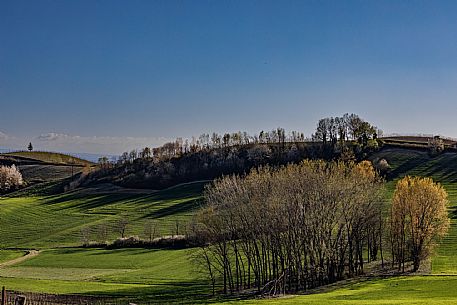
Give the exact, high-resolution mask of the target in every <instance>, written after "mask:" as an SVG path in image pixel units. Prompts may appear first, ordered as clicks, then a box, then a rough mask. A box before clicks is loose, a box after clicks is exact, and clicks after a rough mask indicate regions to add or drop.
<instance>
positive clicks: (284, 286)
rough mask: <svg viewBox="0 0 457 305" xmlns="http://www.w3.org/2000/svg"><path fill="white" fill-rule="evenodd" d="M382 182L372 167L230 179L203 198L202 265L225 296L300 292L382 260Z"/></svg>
mask: <svg viewBox="0 0 457 305" xmlns="http://www.w3.org/2000/svg"><path fill="white" fill-rule="evenodd" d="M382 188H383V182H382V179H380V178H379V176H378V175H377V173H376V171H375V170H374V169H373V167H372V166H371V163H369V162H367V161H364V162H362V163H358V164H357V163H353V162H349V163H343V162H330V163H327V162H324V161H303V162H302V163H300V164H298V165H288V166H285V167H281V168H279V169H272V168H270V167H263V168H260V169H257V170H252V171H251V172H250V174H248V175H247V176H246V177H245V178H241V177H239V176H229V177H225V178H222V179H219V180H217V181H215V183H214V184H213V186H212V187H210V188H208V189H207V191H206V192H205V199H206V202H207V206H206V207H205V208H204V209H203V210H202V211H201V212H200V213H199V214H198V216H197V224H196V225H195V226H194V229H195V235H196V236H197V239H198V240H199V241H200V242H201V251H200V252H199V253H200V257H199V258H200V262H203V263H204V265H205V266H206V270H207V274H208V275H209V278H210V279H211V281H212V283H213V287H214V285H216V284H217V281H219V280H221V282H222V285H223V288H224V292H225V293H228V292H234V291H239V290H243V289H250V288H251V289H252V288H256V289H258V290H259V291H263V292H267V293H272V294H275V293H286V292H292V291H299V290H305V289H309V288H312V287H316V286H319V285H323V284H326V283H331V282H335V281H337V280H338V279H342V278H344V277H346V276H353V275H356V274H359V273H361V272H363V268H364V261H365V260H364V255H365V256H366V254H365V253H366V251H365V250H368V254H367V255H368V258H369V259H376V258H377V256H378V255H379V253H381V255H382V238H381V231H382V217H381V207H382V197H381V193H382V192H381V191H382Z"/></svg>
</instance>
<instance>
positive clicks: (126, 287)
mask: <svg viewBox="0 0 457 305" xmlns="http://www.w3.org/2000/svg"><path fill="white" fill-rule="evenodd" d="M375 157H380V158H386V159H387V160H388V162H389V163H390V164H391V166H392V168H393V171H392V176H393V177H394V178H399V177H401V176H403V175H404V174H405V173H409V174H412V175H420V176H429V175H431V176H432V177H434V178H435V179H436V180H438V181H441V182H442V183H443V185H444V186H445V187H446V189H447V190H448V192H449V194H450V200H451V203H452V207H451V208H450V213H451V215H452V216H457V215H456V214H455V212H454V211H455V208H456V206H457V162H456V161H457V155H450V154H449V155H442V156H439V157H436V158H430V157H428V156H427V155H426V154H425V153H421V152H416V151H404V150H398V149H394V150H385V151H383V152H380V153H378V154H377V156H375ZM393 187H394V183H392V182H391V183H389V184H388V188H389V190H390V191H391V190H392V189H393ZM66 196H67V197H66ZM66 196H59V197H51V198H38V199H37V198H35V199H33V198H32V199H30V198H29V199H23V198H22V199H8V200H7V201H6V202H5V201H3V202H2V201H0V218H2V219H4V218H5V216H6V220H7V223H8V227H7V229H6V230H5V229H3V228H4V226H3V225H2V226H1V228H2V230H3V231H2V232H0V235H1V236H2V237H3V236H5V234H4V233H8V234H12V235H14V236H12V237H11V238H10V237H8V238H7V239H6V240H7V242H8V243H11V244H13V243H17V241H19V242H20V243H21V244H22V245H23V246H31V245H39V246H40V245H41V246H44V247H52V246H54V245H56V244H60V243H64V244H66V243H68V244H72V243H74V242H75V241H77V235H78V234H77V232H78V231H79V229H80V228H81V227H82V226H84V225H88V224H91V225H93V224H96V223H99V222H111V221H112V220H114V219H115V218H116V217H119V215H122V214H125V215H127V214H129V215H131V217H135V222H141V219H144V217H145V216H147V215H149V217H154V215H155V216H159V215H161V216H162V217H159V219H162V220H163V221H164V222H165V223H167V222H168V226H170V225H171V226H172V225H173V223H174V219H175V218H174V217H175V212H176V210H181V213H178V214H176V215H181V216H179V217H183V218H184V217H187V216H186V215H188V214H189V213H191V210H190V209H188V208H187V207H186V206H187V205H189V206H190V205H193V204H194V203H192V204H191V203H189V200H191V201H192V202H193V200H194V199H196V198H198V196H199V190H197V189H193V190H192V189H190V190H188V192H186V191H184V190H182V189H179V188H178V189H175V190H172V191H164V192H160V193H158V194H155V195H148V196H134V197H133V198H131V197H128V198H110V197H109V196H108V197H107V196H101V197H100V196H95V197H88V198H73V196H71V195H66ZM183 196H184V197H186V196H187V199H186V198H184V199H183V198H182V197H183ZM15 200H17V201H15ZM178 207H183V208H182V209H179V208H178ZM5 208H6V209H10V210H14V209H15V208H16V209H17V210H16V211H17V212H24V213H26V214H27V213H31V214H35V215H29V216H27V217H28V218H26V219H25V221H23V222H24V223H26V224H27V225H26V226H27V229H25V230H24V231H23V232H22V233H16V231H17V230H18V229H17V227H15V225H14V223H15V220H14V217H13V214H11V212H8V211H6V212H4V210H5ZM45 211H51V212H50V213H49V218H48V219H49V221H50V222H52V223H54V225H55V226H56V227H61V228H64V230H63V231H61V230H58V229H55V230H53V228H52V226H49V227H48V228H45V229H43V230H41V229H40V227H41V226H46V224H45V223H44V222H45V221H40V220H39V219H41V217H44V216H45ZM164 211H166V213H164ZM113 214H116V215H113ZM81 215H82V216H81ZM135 215H136V216H135ZM80 216H81V218H79V217H80ZM61 218H62V220H61ZM18 219H19V216H18ZM33 221H36V222H38V224H39V225H37V223H35V224H32V225H30V224H29V223H30V222H33ZM69 223H71V225H70V224H69ZM67 226H68V228H67ZM134 227H136V228H138V229H139V228H140V227H141V225H139V224H138V225H135V226H134ZM164 227H166V226H164ZM456 227H457V223H456V222H455V220H453V221H452V227H451V231H450V234H449V236H448V237H446V238H445V240H444V241H443V242H442V243H441V244H440V246H439V248H438V249H437V255H436V256H435V257H434V259H433V273H434V274H437V275H431V276H412V277H400V278H390V279H380V280H370V281H364V282H361V283H357V284H347V285H343V286H342V287H340V288H335V289H334V290H333V291H329V292H324V293H319V294H312V295H304V296H292V297H286V298H278V299H271V300H248V301H242V303H247V304H254V303H255V304H257V303H259V304H263V303H265V304H284V305H286V304H300V303H306V304H432V305H434V304H455V303H456V302H457V290H456V289H454V287H455V285H457V276H453V275H452V274H455V273H456V272H457V271H456V270H457V265H456V263H455V261H457V243H456V242H455V241H456V238H457V229H456ZM34 229H36V230H37V232H30V231H31V230H34ZM132 229H133V228H132ZM27 232H28V233H27ZM47 232H48V233H47ZM27 234H31V235H32V236H31V237H30V238H24V236H26V235H27ZM188 252H189V250H168V251H164V250H161V251H146V250H138V249H128V250H116V251H106V250H101V249H89V250H81V249H56V250H46V251H45V252H43V253H42V254H41V255H40V256H38V257H35V258H33V259H31V260H29V261H26V262H24V263H22V264H20V265H18V266H14V267H8V268H5V269H4V270H0V276H1V277H0V285H7V286H8V287H10V288H14V289H18V290H29V291H44V292H57V293H78V292H79V293H90V294H110V295H112V294H114V295H120V296H127V297H128V298H139V299H147V300H149V301H150V300H154V301H157V302H158V303H165V300H167V301H168V302H171V303H177V302H182V301H186V302H187V303H192V304H193V303H205V302H209V301H212V302H215V301H216V302H217V300H211V299H206V298H205V297H204V296H203V297H202V295H204V294H205V293H208V288H207V286H205V285H202V280H201V279H200V277H199V276H198V274H197V273H196V272H195V271H192V267H191V266H190V263H189V253H188ZM441 274H451V275H450V276H441Z"/></svg>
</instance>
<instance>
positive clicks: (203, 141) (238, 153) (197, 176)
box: [83, 114, 378, 189]
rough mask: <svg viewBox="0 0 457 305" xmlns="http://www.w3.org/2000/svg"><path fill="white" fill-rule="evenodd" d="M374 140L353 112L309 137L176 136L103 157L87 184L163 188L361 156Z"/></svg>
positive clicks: (275, 133)
mask: <svg viewBox="0 0 457 305" xmlns="http://www.w3.org/2000/svg"><path fill="white" fill-rule="evenodd" d="M335 122H338V124H339V125H336V124H337V123H335ZM338 126H339V127H338ZM324 127H325V128H324ZM338 128H340V129H338ZM333 130H339V132H338V133H337V134H338V135H339V136H338V135H337V136H336V137H335V136H334V132H333ZM376 138H377V129H376V128H375V127H372V126H371V125H370V124H369V123H367V122H365V121H364V120H362V119H360V118H359V117H358V116H357V115H354V114H351V115H347V114H346V115H344V116H343V117H342V118H325V119H322V120H320V121H319V123H318V125H317V129H316V133H315V134H314V135H313V136H312V138H311V139H306V138H305V136H304V134H303V133H301V132H298V131H291V132H286V131H285V130H284V129H283V128H277V129H275V130H272V131H269V132H265V131H261V132H260V133H259V134H258V135H249V134H248V133H246V132H236V133H225V134H223V135H222V134H217V133H212V134H211V135H210V134H202V135H201V136H199V137H193V138H192V139H190V140H189V139H185V140H183V139H182V138H178V139H176V141H174V142H169V143H165V144H164V145H162V146H160V147H157V148H149V147H145V148H144V149H142V150H141V151H137V150H132V151H130V152H125V153H123V154H122V155H121V156H120V157H119V158H118V159H117V160H111V161H110V160H108V159H107V158H101V159H100V161H99V170H97V171H95V172H93V173H91V174H90V175H88V176H86V177H85V179H84V182H83V183H94V182H112V183H115V184H118V185H121V186H125V187H136V188H158V189H160V188H165V187H168V186H172V185H176V184H178V183H183V182H189V181H194V180H207V179H214V178H217V177H220V176H222V175H227V174H243V173H246V172H248V171H249V170H250V169H251V168H252V167H257V166H260V165H267V164H268V165H273V166H277V165H285V164H287V163H298V162H300V161H301V160H303V159H305V158H309V159H315V158H323V159H326V160H332V159H339V158H341V159H343V160H354V159H362V158H363V157H364V154H366V152H368V151H370V150H373V149H377V147H378V144H377V141H376Z"/></svg>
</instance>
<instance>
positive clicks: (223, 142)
mask: <svg viewBox="0 0 457 305" xmlns="http://www.w3.org/2000/svg"><path fill="white" fill-rule="evenodd" d="M304 141H305V136H304V134H303V133H301V132H298V131H291V132H289V133H288V134H286V131H285V130H284V128H280V127H279V128H277V129H274V130H272V131H261V132H260V133H259V134H258V135H250V134H248V133H247V132H241V131H238V132H234V133H224V134H218V133H216V132H213V133H212V134H209V133H203V134H201V135H200V136H198V137H192V138H190V139H183V138H177V139H176V140H175V141H174V142H167V143H165V144H163V145H162V146H160V147H155V148H150V147H145V148H143V149H141V150H139V151H138V150H132V151H130V152H124V153H123V154H122V155H121V156H120V157H119V159H118V160H117V161H116V163H117V164H126V163H133V162H134V161H135V160H137V159H156V160H169V159H171V158H174V157H180V156H182V155H184V154H188V153H197V152H201V151H208V150H212V149H219V148H229V147H234V146H241V145H251V144H282V145H284V144H285V143H302V142H304ZM109 162H111V161H110V160H108V159H107V158H101V159H100V160H99V163H101V164H103V165H106V164H107V163H109Z"/></svg>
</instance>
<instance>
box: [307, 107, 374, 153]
mask: <svg viewBox="0 0 457 305" xmlns="http://www.w3.org/2000/svg"><path fill="white" fill-rule="evenodd" d="M380 133H382V131H381V130H379V129H378V128H377V127H375V126H372V125H371V124H370V123H368V122H366V121H365V120H363V119H361V118H360V117H359V116H358V115H356V114H347V113H346V114H344V115H343V116H342V117H329V118H323V119H320V120H319V122H318V123H317V128H316V132H315V133H314V134H313V136H312V138H313V140H315V141H320V142H322V143H323V144H324V145H327V144H331V145H332V146H333V147H336V146H337V145H338V146H339V147H343V146H344V145H345V143H346V142H347V141H350V140H352V141H357V142H358V143H359V144H361V145H363V146H366V145H368V141H369V140H370V139H376V138H377V137H378V136H380Z"/></svg>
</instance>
